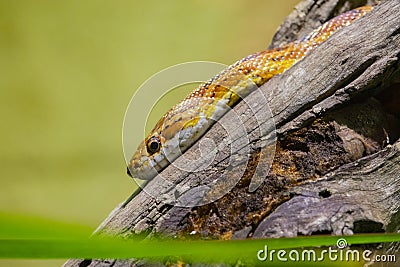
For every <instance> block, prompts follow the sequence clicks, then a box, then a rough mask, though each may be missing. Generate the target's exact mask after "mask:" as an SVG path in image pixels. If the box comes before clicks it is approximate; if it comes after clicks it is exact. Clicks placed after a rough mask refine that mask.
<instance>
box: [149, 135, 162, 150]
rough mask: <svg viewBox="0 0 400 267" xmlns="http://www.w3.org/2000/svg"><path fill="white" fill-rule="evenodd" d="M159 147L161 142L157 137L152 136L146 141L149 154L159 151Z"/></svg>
mask: <svg viewBox="0 0 400 267" xmlns="http://www.w3.org/2000/svg"><path fill="white" fill-rule="evenodd" d="M160 147H161V143H160V140H159V139H158V138H157V137H152V138H150V139H149V141H148V142H147V152H149V153H150V154H154V153H156V152H157V151H159V150H160Z"/></svg>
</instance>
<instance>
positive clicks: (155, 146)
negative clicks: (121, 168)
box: [127, 132, 168, 180]
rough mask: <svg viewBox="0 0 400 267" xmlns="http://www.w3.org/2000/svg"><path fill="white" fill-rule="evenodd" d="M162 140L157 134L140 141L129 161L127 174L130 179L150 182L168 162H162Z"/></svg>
mask: <svg viewBox="0 0 400 267" xmlns="http://www.w3.org/2000/svg"><path fill="white" fill-rule="evenodd" d="M163 143H164V138H162V136H160V135H159V134H158V133H157V132H156V133H152V134H150V135H149V136H148V137H146V138H145V140H144V141H142V142H141V143H140V144H139V146H138V148H137V149H136V152H135V153H134V154H133V156H132V158H131V160H130V161H129V164H128V168H127V173H128V175H130V176H131V177H135V178H139V179H142V180H150V179H152V178H153V177H154V176H156V175H157V173H158V172H160V171H161V170H162V169H163V168H164V167H165V166H164V165H167V164H168V162H167V161H166V159H165V160H164V158H165V157H164V154H163V153H162V151H161V149H162V147H163Z"/></svg>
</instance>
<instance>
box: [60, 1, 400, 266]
mask: <svg viewBox="0 0 400 267" xmlns="http://www.w3.org/2000/svg"><path fill="white" fill-rule="evenodd" d="M367 2H368V1H357V4H359V5H363V4H366V3H367ZM351 3H352V1H336V0H335V1H334V0H326V1H311V0H305V1H303V2H301V3H300V4H299V5H298V6H297V9H296V11H294V12H293V13H292V14H291V15H290V16H289V17H288V19H287V20H286V21H285V22H284V23H283V24H282V26H281V28H280V29H279V31H278V33H277V35H276V36H275V38H274V41H273V43H272V46H276V45H278V44H281V43H285V42H287V41H291V40H294V39H299V38H300V37H301V36H303V35H304V34H305V33H308V32H309V31H310V29H311V28H315V27H316V26H318V24H319V23H321V22H323V21H326V20H327V19H329V18H330V17H333V16H335V15H337V13H340V12H343V11H345V10H348V9H351V8H354V5H352V4H351ZM399 56H400V2H399V1H398V0H386V1H382V3H380V4H379V5H378V6H377V7H376V8H375V9H374V10H373V11H371V13H370V14H367V15H366V17H365V18H363V19H361V20H359V21H356V22H355V23H354V24H352V25H350V26H348V27H346V28H345V29H343V30H341V31H340V32H338V33H337V34H335V35H334V36H332V37H331V38H330V39H329V40H328V41H327V42H325V43H323V44H322V45H321V46H320V47H318V48H317V49H316V50H315V51H314V52H313V53H311V54H310V55H309V56H307V57H306V58H305V59H304V60H302V61H301V62H299V63H298V64H296V65H295V66H293V67H292V68H291V69H289V70H288V71H286V72H285V73H284V74H282V75H279V76H276V77H274V78H273V79H271V80H270V81H269V82H268V83H266V84H265V85H264V86H262V87H261V88H260V89H259V90H258V91H257V92H255V93H254V94H251V95H249V96H248V97H246V99H245V101H242V102H241V103H239V104H238V105H237V106H235V107H234V109H233V110H232V111H230V112H228V113H227V114H226V115H225V116H224V117H223V118H222V119H221V120H220V122H219V123H217V124H215V125H214V126H213V127H212V128H211V129H210V130H209V131H208V132H207V133H206V134H205V135H204V136H203V137H202V140H205V139H206V138H209V139H211V140H213V141H214V142H215V143H216V144H220V143H224V144H227V145H226V147H225V148H223V149H222V150H220V151H218V153H217V154H216V157H215V158H214V160H213V161H212V163H211V164H210V165H209V167H207V168H205V169H204V170H202V171H197V172H187V171H184V170H182V169H179V168H177V167H176V166H174V165H171V166H169V167H167V168H166V169H165V170H164V171H163V172H162V173H161V175H159V176H156V177H155V178H154V179H153V180H151V181H150V182H149V183H148V185H147V186H146V187H145V190H144V191H142V192H141V193H139V194H138V195H137V196H136V197H135V198H134V199H133V200H132V201H131V202H130V203H128V205H127V206H126V207H117V208H115V209H114V211H113V212H112V213H111V214H110V215H109V217H108V218H107V219H106V220H105V221H104V222H103V223H102V225H101V226H100V227H99V228H98V230H97V234H100V235H101V234H116V235H119V236H123V237H126V238H129V237H130V236H132V235H133V234H136V233H143V232H147V233H148V234H149V235H152V234H155V233H163V234H164V235H173V236H177V237H179V236H186V235H188V234H189V233H191V234H192V235H194V236H197V237H200V238H205V237H207V238H218V239H230V238H251V237H253V238H263V237H283V236H297V235H312V234H321V233H325V234H328V233H329V234H334V235H342V234H345V235H346V234H353V233H361V232H383V231H386V232H396V231H399V228H400V225H399V223H398V222H399V219H398V218H399V216H400V213H399V208H400V207H399V206H400V201H399V200H400V194H399V192H400V169H399V168H400V167H399V166H400V165H399V160H400V158H399V157H400V151H399V149H400V144H399V143H398V142H396V140H397V139H398V138H399V136H400V105H398V104H399V103H398V102H399V101H398V100H397V99H400V98H399V97H400V93H399V89H400V78H399V77H400V61H399ZM260 92H261V93H262V96H263V97H261V98H260ZM263 98H264V99H263ZM265 99H266V100H267V102H265ZM265 103H268V106H269V109H270V110H271V114H272V116H271V117H269V116H265V108H264V107H265V106H266V105H265ZM257 107H258V108H257ZM236 114H239V117H240V118H241V120H242V121H243V126H244V128H243V129H245V132H244V133H243V132H240V129H238V130H236V132H234V133H232V132H229V133H227V132H226V131H225V130H224V126H226V125H230V124H232V121H235V118H237V116H236ZM272 122H274V124H272ZM271 125H274V126H275V127H276V132H274V127H271ZM233 128H234V127H233ZM238 128H240V127H238ZM234 131H235V130H234ZM275 134H276V135H277V142H276V144H273V143H271V142H269V141H271V140H272V141H274V140H275V139H274V137H275ZM228 135H229V136H234V139H233V140H230V141H228V142H226V140H227V138H228ZM243 135H246V138H248V141H249V145H248V146H246V147H245V148H244V147H243V146H241V145H240V142H241V140H242V139H241V137H243ZM266 136H267V137H268V138H265V137H266ZM266 140H267V143H266ZM239 141H240V142H239ZM199 143H201V142H197V143H196V144H195V145H194V146H193V147H191V148H190V149H189V150H188V151H187V152H186V153H185V154H184V156H185V157H186V158H189V159H196V158H198V153H199V152H198V151H199ZM265 147H267V148H271V149H273V150H274V151H275V148H276V151H275V157H274V159H273V163H272V167H271V169H270V170H269V172H268V173H266V172H261V174H260V173H259V171H258V169H257V166H259V164H260V160H259V159H260V157H262V156H263V153H265V151H267V152H266V153H267V154H268V152H270V151H271V150H268V149H267V150H264V148H265ZM224 149H225V150H224ZM247 154H250V158H249V159H248V160H243V157H244V156H245V155H247ZM180 160H181V161H182V159H181V158H179V159H178V160H177V162H178V163H179V161H180ZM204 160H207V158H206V157H205V159H204ZM243 168H244V169H243ZM239 170H244V171H243V172H241V171H239ZM264 171H265V170H264ZM257 175H258V176H259V178H261V180H260V179H258V180H257V179H256V180H254V176H255V177H257ZM263 175H264V176H263ZM221 177H223V178H221ZM264 178H265V179H264ZM165 179H166V180H167V181H169V183H166V182H165ZM216 180H218V181H220V183H219V184H217V185H215V183H214V181H216ZM230 181H234V183H233V184H229V182H230ZM254 181H256V182H260V181H261V182H262V183H261V185H260V186H259V187H258V188H257V190H255V191H254V192H250V191H251V190H250V191H249V185H250V184H252V183H253V182H254ZM236 182H237V183H236ZM226 184H229V186H231V187H232V188H231V189H230V188H228V189H230V190H229V192H227V193H226V194H224V195H223V196H222V197H221V198H218V199H217V200H215V201H209V200H210V199H212V200H213V198H217V196H220V195H219V193H220V192H219V190H224V189H226V188H223V185H226ZM149 193H150V194H149ZM152 195H155V196H156V197H153V196H152ZM176 204H178V205H176ZM200 204H204V205H200ZM389 249H391V250H392V251H398V250H399V246H397V247H396V245H393V246H391V247H390V248H389ZM139 262H140V261H135V260H124V261H122V260H111V261H105V260H70V261H68V262H67V263H66V264H65V265H64V266H111V265H112V266H136V265H137V264H139ZM142 263H143V262H142ZM142 263H140V264H142Z"/></svg>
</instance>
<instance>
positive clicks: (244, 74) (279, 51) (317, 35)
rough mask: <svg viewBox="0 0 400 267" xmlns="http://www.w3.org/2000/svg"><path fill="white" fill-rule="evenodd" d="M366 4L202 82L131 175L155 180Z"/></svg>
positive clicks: (133, 164) (151, 140) (166, 119)
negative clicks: (231, 110)
mask: <svg viewBox="0 0 400 267" xmlns="http://www.w3.org/2000/svg"><path fill="white" fill-rule="evenodd" d="M371 9H372V7H370V6H364V7H360V8H357V9H354V10H351V11H349V12H346V13H343V14H341V15H339V16H337V17H335V18H333V19H331V20H329V21H328V22H326V23H325V24H323V25H322V26H320V27H319V28H318V29H316V30H314V31H313V32H311V33H310V34H309V35H307V36H306V37H304V38H303V39H301V40H299V41H295V42H292V43H289V44H287V45H283V46H281V47H278V48H275V49H271V50H267V51H262V52H258V53H255V54H252V55H250V56H247V57H245V58H243V59H241V60H239V61H237V62H236V63H234V64H233V65H231V66H229V67H228V68H227V69H225V70H224V71H222V72H221V73H219V74H217V75H216V76H214V77H213V78H212V79H210V80H209V81H208V82H206V83H204V84H202V85H200V86H199V87H198V88H197V89H195V90H194V91H193V92H192V93H191V94H190V95H188V96H187V97H186V98H185V99H184V100H182V101H181V102H180V103H179V104H177V105H176V106H174V107H173V108H171V109H170V110H169V111H168V112H167V113H166V114H165V115H164V116H163V117H162V118H161V119H160V120H159V121H158V123H157V124H156V125H155V127H154V129H153V130H152V131H151V133H150V134H149V135H148V136H147V137H146V138H145V139H144V141H143V142H142V143H141V144H140V145H139V146H138V148H137V151H136V152H135V153H134V155H133V156H132V159H131V160H130V162H129V164H128V174H129V175H130V176H132V177H134V178H139V179H143V180H150V179H152V178H153V177H154V176H155V175H156V174H157V173H158V172H160V171H161V170H163V169H164V168H165V167H166V166H168V165H169V164H170V163H171V162H173V161H174V160H175V159H176V158H177V157H178V156H179V155H180V154H181V153H183V152H184V151H185V150H187V149H188V148H189V147H190V146H191V145H193V143H195V142H196V141H197V140H198V139H199V138H200V137H201V136H202V135H203V134H204V133H205V132H206V131H207V130H208V129H209V128H210V127H211V125H212V124H213V122H215V121H216V120H218V119H219V118H221V117H222V115H223V114H224V113H225V112H226V111H227V110H228V109H227V108H226V107H232V106H233V105H235V104H236V103H237V102H238V101H240V99H241V98H243V97H245V96H246V95H248V94H249V93H250V92H251V91H252V90H255V89H256V88H257V87H256V86H254V84H256V85H257V86H261V85H262V84H264V83H265V82H267V81H268V80H269V79H271V78H272V77H273V76H275V75H277V74H280V73H282V72H284V71H285V70H287V69H289V68H290V67H291V66H292V65H293V64H294V63H296V62H298V61H299V60H301V59H302V58H304V57H305V56H306V55H307V54H308V53H310V52H311V51H312V50H313V49H314V48H316V47H317V46H319V45H320V44H321V43H322V42H324V41H326V40H327V39H328V38H329V37H330V36H331V35H332V34H333V33H335V32H336V31H338V30H339V29H340V28H343V27H345V26H347V25H349V24H351V23H352V22H353V21H354V20H357V19H359V18H361V17H362V16H364V15H365V14H366V13H368V12H369V11H370V10H371Z"/></svg>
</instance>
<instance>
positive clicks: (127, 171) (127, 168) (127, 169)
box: [126, 167, 133, 177]
mask: <svg viewBox="0 0 400 267" xmlns="http://www.w3.org/2000/svg"><path fill="white" fill-rule="evenodd" d="M126 173H127V174H128V175H129V176H130V177H133V176H132V173H131V170H130V169H129V167H126Z"/></svg>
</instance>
